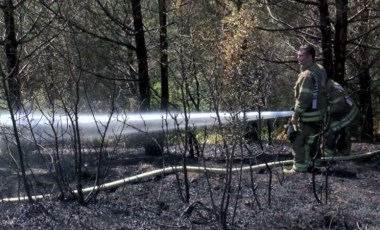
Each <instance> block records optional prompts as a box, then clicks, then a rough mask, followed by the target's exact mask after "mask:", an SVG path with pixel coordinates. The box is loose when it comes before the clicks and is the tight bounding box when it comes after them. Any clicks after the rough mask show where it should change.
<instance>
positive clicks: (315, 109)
mask: <svg viewBox="0 0 380 230" xmlns="http://www.w3.org/2000/svg"><path fill="white" fill-rule="evenodd" d="M297 59H298V63H299V64H300V66H301V73H300V74H299V75H298V80H297V82H296V84H295V87H294V96H295V106H294V114H293V116H292V118H291V119H290V122H291V124H292V125H291V126H290V127H294V128H295V130H296V132H295V135H294V137H293V138H292V140H291V143H292V154H293V156H294V163H293V167H292V168H291V169H290V170H288V169H284V173H295V172H307V171H308V170H309V169H310V165H311V162H312V158H313V157H315V156H314V155H315V154H311V153H312V152H317V151H312V148H313V147H315V146H316V145H317V138H318V137H319V133H320V130H321V127H322V126H321V125H322V122H323V119H324V115H325V111H326V104H327V96H326V82H327V74H326V71H325V69H324V68H323V67H322V66H321V65H319V64H317V63H315V49H314V47H312V46H310V45H305V46H301V47H300V48H299V50H298V52H297Z"/></svg>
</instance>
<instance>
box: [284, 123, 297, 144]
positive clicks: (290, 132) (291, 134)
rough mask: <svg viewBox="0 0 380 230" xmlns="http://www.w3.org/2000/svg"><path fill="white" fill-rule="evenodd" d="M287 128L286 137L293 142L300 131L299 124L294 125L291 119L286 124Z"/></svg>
mask: <svg viewBox="0 0 380 230" xmlns="http://www.w3.org/2000/svg"><path fill="white" fill-rule="evenodd" d="M285 130H286V137H287V138H288V140H289V141H290V142H291V143H293V141H294V138H295V137H296V135H297V132H298V130H297V126H296V125H293V124H292V123H291V121H289V122H288V124H286V125H285Z"/></svg>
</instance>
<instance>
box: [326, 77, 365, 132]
mask: <svg viewBox="0 0 380 230" xmlns="http://www.w3.org/2000/svg"><path fill="white" fill-rule="evenodd" d="M327 93H328V110H329V120H330V125H329V126H330V129H332V131H334V132H335V131H337V130H339V129H341V128H344V127H346V126H347V125H349V124H350V123H352V122H353V121H354V120H355V118H356V117H357V115H358V113H359V109H358V107H357V105H356V104H355V102H354V101H353V100H352V98H351V97H350V96H349V95H348V93H347V92H346V91H345V90H344V88H343V87H342V86H341V85H340V84H339V83H337V82H335V81H333V80H329V81H328V82H327Z"/></svg>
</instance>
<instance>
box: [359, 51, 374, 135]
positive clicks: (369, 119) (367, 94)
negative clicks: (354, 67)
mask: <svg viewBox="0 0 380 230" xmlns="http://www.w3.org/2000/svg"><path fill="white" fill-rule="evenodd" d="M362 49H364V48H362ZM364 52H366V51H364ZM361 53H362V52H361ZM363 59H365V58H363ZM361 67H362V69H363V70H362V72H361V73H360V76H359V85H360V90H359V106H360V115H361V116H360V124H361V132H360V138H361V140H372V138H373V111H372V93H371V75H370V73H369V69H368V67H367V66H366V64H365V63H363V62H362V63H361Z"/></svg>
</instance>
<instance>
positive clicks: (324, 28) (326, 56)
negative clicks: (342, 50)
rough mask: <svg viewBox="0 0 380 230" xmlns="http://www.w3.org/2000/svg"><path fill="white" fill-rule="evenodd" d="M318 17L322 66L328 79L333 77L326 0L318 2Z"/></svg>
mask: <svg viewBox="0 0 380 230" xmlns="http://www.w3.org/2000/svg"><path fill="white" fill-rule="evenodd" d="M318 7H319V17H320V23H321V25H320V30H321V34H322V56H323V66H324V67H325V69H326V72H327V76H328V77H329V78H330V77H332V76H334V69H333V55H332V42H331V40H332V39H331V37H332V36H331V26H330V18H329V6H328V1H327V0H320V1H319V5H318Z"/></svg>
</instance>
